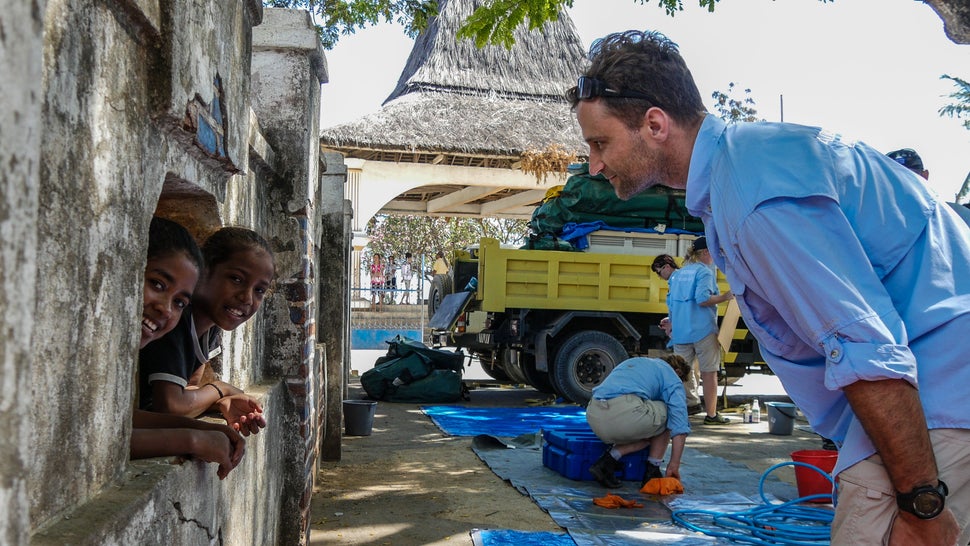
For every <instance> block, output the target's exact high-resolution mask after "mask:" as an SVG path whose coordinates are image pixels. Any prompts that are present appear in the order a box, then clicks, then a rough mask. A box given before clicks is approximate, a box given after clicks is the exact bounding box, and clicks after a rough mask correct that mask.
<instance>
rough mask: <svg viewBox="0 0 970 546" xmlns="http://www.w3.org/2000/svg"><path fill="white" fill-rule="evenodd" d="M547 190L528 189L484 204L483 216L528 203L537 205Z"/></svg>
mask: <svg viewBox="0 0 970 546" xmlns="http://www.w3.org/2000/svg"><path fill="white" fill-rule="evenodd" d="M545 196H546V190H528V191H523V192H519V193H516V194H514V195H510V196H509V197H504V198H502V199H496V200H495V201H490V202H488V203H484V204H482V216H492V215H493V214H496V213H498V212H502V211H506V210H509V209H513V208H518V207H523V206H527V205H535V204H536V203H538V202H540V201H542V200H543V198H545Z"/></svg>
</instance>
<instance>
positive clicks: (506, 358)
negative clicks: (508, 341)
mask: <svg viewBox="0 0 970 546" xmlns="http://www.w3.org/2000/svg"><path fill="white" fill-rule="evenodd" d="M510 352H511V349H509V348H508V347H506V348H504V349H502V369H503V370H505V373H506V374H507V375H508V376H509V379H511V380H512V382H513V383H521V384H523V385H524V384H528V383H529V378H528V377H526V375H525V371H524V370H523V369H522V362H521V361H519V362H518V363H517V364H516V363H513V362H512V358H511V355H509V353H510Z"/></svg>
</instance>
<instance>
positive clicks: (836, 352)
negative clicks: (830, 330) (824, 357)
mask: <svg viewBox="0 0 970 546" xmlns="http://www.w3.org/2000/svg"><path fill="white" fill-rule="evenodd" d="M829 357H830V358H831V359H832V360H835V359H836V358H839V350H838V349H832V352H831V353H829Z"/></svg>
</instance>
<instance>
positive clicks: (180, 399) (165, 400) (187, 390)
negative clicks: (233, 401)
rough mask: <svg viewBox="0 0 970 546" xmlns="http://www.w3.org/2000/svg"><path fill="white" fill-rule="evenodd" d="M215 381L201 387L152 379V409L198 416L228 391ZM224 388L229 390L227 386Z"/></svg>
mask: <svg viewBox="0 0 970 546" xmlns="http://www.w3.org/2000/svg"><path fill="white" fill-rule="evenodd" d="M224 386H228V384H224V383H222V382H221V381H217V382H215V383H212V385H211V386H210V385H209V384H207V385H205V386H202V387H195V388H194V387H183V386H181V385H179V384H178V383H173V382H171V381H152V383H151V388H152V411H156V412H159V413H170V414H172V415H181V416H184V417H198V416H200V415H202V414H203V413H205V412H206V411H207V410H208V409H209V408H210V407H212V405H213V404H215V403H216V401H217V400H219V399H220V398H222V397H223V396H228V395H229V393H227V392H225V391H224V390H223V387H224ZM226 390H229V389H228V388H227V389H226Z"/></svg>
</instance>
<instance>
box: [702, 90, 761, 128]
mask: <svg viewBox="0 0 970 546" xmlns="http://www.w3.org/2000/svg"><path fill="white" fill-rule="evenodd" d="M734 87H735V84H734V82H730V83H729V84H728V90H727V93H725V92H723V91H719V90H718V91H714V92H713V93H711V98H713V99H714V101H715V104H716V107H717V115H718V116H720V117H721V119H723V120H724V121H726V122H727V123H729V124H730V123H738V122H740V121H764V119H763V118H759V117H758V110H757V109H756V108H755V106H754V99H753V98H751V90H750V89H745V90H744V97H743V98H736V97H735V96H734V93H735V89H734Z"/></svg>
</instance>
